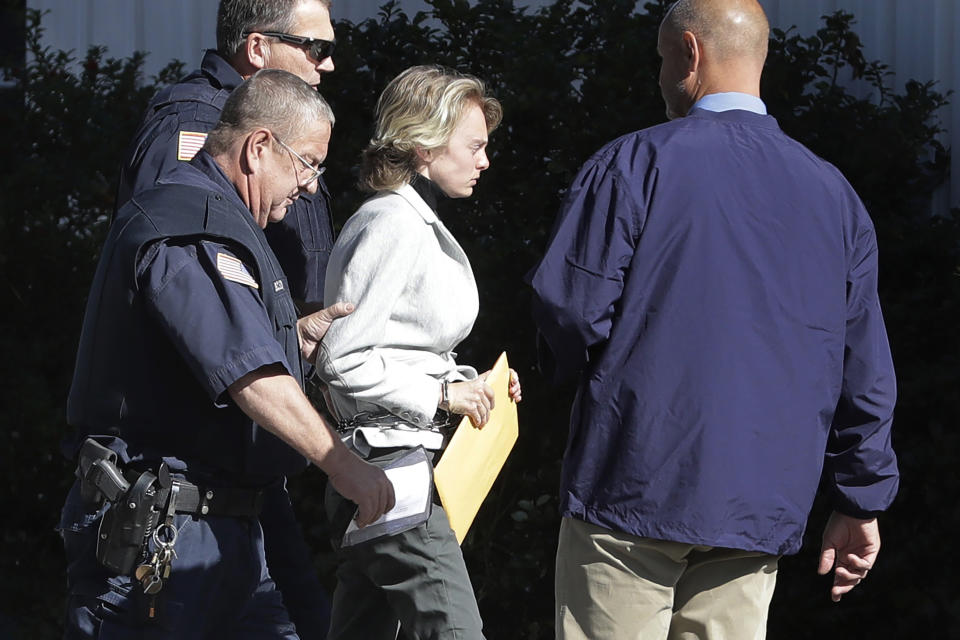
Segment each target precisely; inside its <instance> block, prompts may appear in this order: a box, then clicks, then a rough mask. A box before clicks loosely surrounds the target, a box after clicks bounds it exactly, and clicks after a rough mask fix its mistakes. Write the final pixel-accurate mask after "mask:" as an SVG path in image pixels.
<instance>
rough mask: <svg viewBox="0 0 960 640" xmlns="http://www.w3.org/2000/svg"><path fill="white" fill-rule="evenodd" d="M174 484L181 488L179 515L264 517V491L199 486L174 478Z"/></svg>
mask: <svg viewBox="0 0 960 640" xmlns="http://www.w3.org/2000/svg"><path fill="white" fill-rule="evenodd" d="M173 484H174V485H179V486H180V491H179V494H178V495H177V505H176V513H189V514H192V515H196V516H225V517H233V518H241V517H256V516H258V515H260V509H261V508H262V507H263V491H262V490H257V489H236V488H232V487H219V488H217V487H198V486H197V485H195V484H191V483H190V482H187V481H186V480H181V479H178V478H174V480H173Z"/></svg>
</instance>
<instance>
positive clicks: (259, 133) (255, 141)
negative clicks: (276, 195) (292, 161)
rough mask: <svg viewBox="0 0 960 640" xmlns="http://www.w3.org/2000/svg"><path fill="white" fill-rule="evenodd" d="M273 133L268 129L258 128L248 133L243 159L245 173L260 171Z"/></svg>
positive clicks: (244, 143)
mask: <svg viewBox="0 0 960 640" xmlns="http://www.w3.org/2000/svg"><path fill="white" fill-rule="evenodd" d="M270 142H271V134H270V131H268V130H267V129H257V130H255V131H252V132H251V133H250V134H249V135H247V137H246V139H245V140H244V141H243V149H242V153H241V156H242V161H243V169H244V172H245V173H248V174H255V173H258V172H259V171H260V167H261V165H262V164H263V162H264V159H265V157H266V153H267V150H268V149H269V147H270Z"/></svg>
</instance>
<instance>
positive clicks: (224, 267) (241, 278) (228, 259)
mask: <svg viewBox="0 0 960 640" xmlns="http://www.w3.org/2000/svg"><path fill="white" fill-rule="evenodd" d="M217 269H218V270H219V271H220V275H222V276H223V277H224V278H226V279H227V280H230V281H232V282H239V283H240V284H245V285H247V286H248V287H253V288H254V289H259V288H260V285H258V284H257V281H256V280H254V279H253V276H251V275H250V272H249V271H247V267H246V266H244V264H243V263H242V262H240V261H239V260H237V259H236V258H234V257H233V256H231V255H227V254H226V253H218V254H217Z"/></svg>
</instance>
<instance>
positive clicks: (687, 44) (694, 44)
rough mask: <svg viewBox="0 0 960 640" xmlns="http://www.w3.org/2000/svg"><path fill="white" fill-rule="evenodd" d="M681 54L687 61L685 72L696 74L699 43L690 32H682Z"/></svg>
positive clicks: (698, 62) (698, 63) (698, 60)
mask: <svg viewBox="0 0 960 640" xmlns="http://www.w3.org/2000/svg"><path fill="white" fill-rule="evenodd" d="M682 38H683V54H684V58H685V59H686V61H687V71H689V72H690V73H696V72H697V71H698V70H699V69H700V62H701V60H700V57H701V56H700V41H699V40H697V36H695V35H694V34H693V32H691V31H684V32H683V36H682Z"/></svg>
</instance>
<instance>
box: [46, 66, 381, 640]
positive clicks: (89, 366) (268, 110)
mask: <svg viewBox="0 0 960 640" xmlns="http://www.w3.org/2000/svg"><path fill="white" fill-rule="evenodd" d="M332 127H333V113H332V111H331V110H330V107H329V106H328V105H327V104H326V102H325V101H324V100H323V98H322V97H321V96H320V94H319V93H317V92H316V91H315V90H314V89H312V88H311V87H309V86H308V85H307V84H305V83H303V82H302V81H301V80H300V79H298V78H297V77H296V76H294V75H292V74H290V73H287V72H285V71H281V70H277V69H270V70H263V71H260V72H258V73H256V74H254V75H253V76H252V77H251V78H250V79H248V80H246V81H245V82H244V83H243V84H241V86H240V87H239V88H237V89H236V90H235V91H234V92H233V93H232V94H231V96H230V98H228V100H227V101H226V104H225V106H224V109H223V113H222V116H221V120H220V124H218V125H217V126H216V127H215V128H214V129H213V131H211V132H210V135H209V136H208V137H207V139H206V141H205V143H204V146H203V148H202V149H201V150H200V151H199V152H198V153H197V154H196V155H195V157H194V158H193V159H192V160H191V161H190V162H185V163H182V164H181V165H179V166H177V167H175V168H174V169H173V170H172V171H171V172H170V173H168V174H166V175H165V176H164V177H162V178H161V179H160V180H159V181H158V183H157V186H156V187H154V188H152V189H148V190H146V191H143V192H141V193H138V194H136V195H134V196H133V198H132V199H131V200H130V201H129V202H128V203H127V204H126V205H124V206H123V207H122V208H121V209H120V210H119V211H118V212H117V217H116V220H115V221H114V223H113V225H112V226H111V229H110V233H109V235H108V237H107V240H106V243H105V245H104V248H103V251H102V253H101V258H100V263H99V264H98V266H97V271H96V275H95V277H94V282H93V285H92V288H91V292H90V296H89V301H88V304H87V309H86V313H85V316H84V323H83V331H82V333H81V339H80V346H79V351H78V354H77V364H76V369H75V373H74V379H73V384H72V385H71V389H70V397H69V399H68V403H67V420H68V422H69V423H70V424H71V426H72V427H73V428H74V429H75V432H76V439H75V449H74V454H79V455H78V457H79V465H78V474H77V475H78V480H77V482H76V483H75V485H74V487H73V488H72V489H71V492H70V494H69V495H68V497H67V500H66V503H65V505H64V509H63V514H62V518H61V523H60V530H61V532H62V535H63V539H64V547H65V550H66V556H67V564H68V566H67V578H68V585H69V594H68V604H67V619H66V624H65V627H66V633H65V637H67V638H108V637H109V638H145V637H149V638H170V639H173V638H176V639H178V640H179V639H183V638H197V639H201V638H202V639H211V640H212V639H214V638H284V639H287V640H295V639H297V638H307V637H316V636H315V635H313V634H317V633H318V632H322V633H325V631H326V630H325V629H322V630H319V631H318V630H317V629H316V628H313V627H309V626H304V627H302V628H301V625H300V622H299V621H295V622H296V623H297V626H296V627H295V626H294V624H293V623H292V622H291V619H290V617H289V615H288V606H289V603H288V602H287V600H288V596H287V594H283V596H281V593H280V592H279V591H278V590H277V589H276V586H275V583H274V580H273V574H274V569H275V567H274V566H273V565H271V564H270V562H271V558H270V557H268V556H265V541H266V540H268V539H269V536H270V535H271V534H272V535H274V536H276V537H277V538H278V539H279V540H284V541H286V540H287V538H284V536H283V535H282V534H283V531H281V530H279V529H278V526H284V527H286V526H295V525H296V523H295V522H292V523H287V522H286V521H279V522H278V521H273V522H269V520H270V519H271V518H273V519H274V520H275V519H276V516H275V511H276V509H275V506H271V505H269V503H268V501H269V500H271V499H272V498H271V497H270V496H276V495H277V492H276V488H277V487H279V488H280V489H281V494H280V495H284V496H285V493H282V487H283V483H284V478H285V476H286V475H287V474H290V473H294V472H297V471H300V470H302V469H303V468H305V467H306V465H307V464H308V462H310V463H313V464H314V465H316V466H317V467H319V468H320V469H321V470H322V471H323V472H325V473H326V474H327V475H328V477H329V482H330V484H331V485H332V486H333V487H336V489H337V491H338V492H342V493H343V495H345V496H348V497H349V499H350V500H352V501H354V502H355V503H356V504H357V507H358V516H357V523H358V525H361V526H364V525H366V524H368V523H370V522H372V521H374V520H375V519H377V518H378V517H379V516H380V515H382V514H383V513H384V512H385V511H387V510H389V509H390V508H392V506H393V503H394V495H393V489H392V486H391V484H390V482H389V480H387V478H386V476H385V475H384V473H383V471H381V470H380V469H378V468H377V467H375V466H373V465H370V464H368V463H366V462H364V461H363V460H361V459H360V458H358V457H357V456H356V455H354V454H353V453H352V452H351V451H349V450H348V449H347V448H346V446H345V445H344V444H343V443H342V441H341V440H340V438H339V437H338V435H337V434H336V433H335V432H334V431H333V430H332V429H331V428H330V427H329V425H328V424H327V423H326V422H325V421H324V419H323V418H322V417H321V416H320V415H319V414H318V413H317V412H316V410H315V409H314V407H313V406H312V404H311V403H310V400H309V399H308V398H307V397H306V396H305V395H304V393H303V391H302V386H303V376H304V371H303V369H304V365H303V362H304V361H306V362H308V363H313V361H314V360H315V358H316V354H317V352H318V351H319V343H320V341H321V340H322V338H323V336H324V334H325V333H326V330H327V329H328V328H329V326H330V324H331V323H332V322H334V321H335V318H336V317H339V316H341V315H344V314H346V313H349V312H350V310H351V309H350V306H349V305H348V304H346V303H343V304H341V305H339V306H336V305H335V306H334V307H331V308H330V309H324V310H321V311H318V312H316V313H313V314H310V315H307V316H304V317H302V318H300V319H298V318H297V315H296V310H295V307H294V304H293V300H292V298H291V296H290V292H289V286H288V284H289V283H288V280H287V278H286V276H285V275H284V273H283V271H282V269H281V267H280V265H279V263H278V262H277V259H276V257H275V256H274V255H273V252H272V251H271V250H270V248H269V246H268V245H267V242H266V238H265V236H264V233H263V230H264V229H265V228H269V226H270V224H271V223H277V224H278V223H280V222H281V221H282V220H283V218H284V216H285V214H286V213H287V212H288V211H289V209H291V208H292V206H293V205H294V204H295V203H296V202H297V201H299V200H300V199H301V198H304V197H307V196H308V195H310V194H313V193H316V190H317V183H318V180H319V178H320V175H321V174H322V173H323V166H322V163H323V160H324V158H325V157H326V154H327V145H328V143H329V140H330V133H331V130H332ZM81 444H82V447H81V446H80V445H81ZM275 542H276V541H275ZM281 558H282V559H283V560H284V561H286V562H288V563H298V564H299V565H300V566H301V567H310V566H311V564H312V562H311V558H312V554H311V553H310V552H309V550H308V549H306V548H305V547H302V546H300V547H297V546H296V545H293V546H291V547H290V548H289V549H287V553H286V554H285V555H283V556H282V557H281ZM306 595H307V596H310V595H315V594H313V593H312V592H308V593H307V594H306ZM318 604H319V603H318V602H316V601H315V602H314V606H318Z"/></svg>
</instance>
